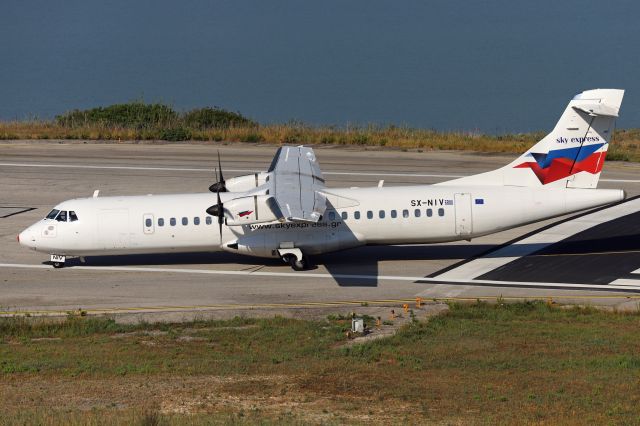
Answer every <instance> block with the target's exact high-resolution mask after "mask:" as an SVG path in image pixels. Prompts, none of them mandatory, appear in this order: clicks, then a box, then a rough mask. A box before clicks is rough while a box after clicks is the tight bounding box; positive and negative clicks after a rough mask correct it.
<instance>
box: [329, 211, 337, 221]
mask: <svg viewBox="0 0 640 426" xmlns="http://www.w3.org/2000/svg"><path fill="white" fill-rule="evenodd" d="M329 220H331V221H333V220H336V212H329Z"/></svg>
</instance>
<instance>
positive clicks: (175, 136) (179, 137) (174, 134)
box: [160, 127, 191, 142]
mask: <svg viewBox="0 0 640 426" xmlns="http://www.w3.org/2000/svg"><path fill="white" fill-rule="evenodd" d="M160 139H162V140H165V141H172V142H178V141H186V140H189V139H191V132H190V131H189V130H187V129H185V128H183V127H171V128H168V129H162V131H161V132H160Z"/></svg>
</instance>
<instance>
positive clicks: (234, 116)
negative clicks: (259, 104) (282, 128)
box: [182, 107, 256, 129]
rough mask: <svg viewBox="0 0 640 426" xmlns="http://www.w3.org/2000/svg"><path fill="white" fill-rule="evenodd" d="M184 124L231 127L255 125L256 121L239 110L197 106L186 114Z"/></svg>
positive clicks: (197, 126)
mask: <svg viewBox="0 0 640 426" xmlns="http://www.w3.org/2000/svg"><path fill="white" fill-rule="evenodd" d="M182 119H183V121H184V124H185V125H186V126H188V127H192V128H195V129H227V128H229V127H247V126H255V124H256V123H254V122H253V121H251V120H249V119H248V118H246V117H244V116H242V115H241V114H240V113H238V112H231V111H226V110H224V109H221V108H217V107H214V108H209V107H207V108H197V109H193V110H191V111H189V112H187V113H185V114H184V116H183V117H182Z"/></svg>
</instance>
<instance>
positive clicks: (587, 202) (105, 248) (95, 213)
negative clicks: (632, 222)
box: [18, 89, 625, 270]
mask: <svg viewBox="0 0 640 426" xmlns="http://www.w3.org/2000/svg"><path fill="white" fill-rule="evenodd" d="M623 95H624V91H623V90H615V89H596V90H588V91H585V92H582V93H580V94H579V95H577V96H575V97H574V98H573V99H572V100H571V101H570V102H569V105H568V106H567V108H566V109H565V110H564V113H563V114H562V116H561V117H560V120H559V121H558V123H557V124H556V126H555V128H554V129H553V131H552V132H551V133H549V134H548V135H547V136H546V137H545V138H544V139H542V140H541V141H540V142H538V143H537V144H535V145H534V146H533V147H532V148H531V149H530V150H528V151H527V152H526V153H524V154H523V155H521V156H520V157H518V158H517V159H516V160H514V161H513V162H511V163H510V164H508V165H506V166H504V167H502V168H500V169H497V170H493V171H490V172H486V173H481V174H477V175H474V176H468V177H463V178H460V179H454V180H450V181H447V182H442V183H438V184H435V185H416V186H402V187H384V186H382V185H379V186H378V187H371V188H327V187H326V186H325V181H324V179H323V177H322V173H321V171H320V167H319V165H318V163H317V161H316V157H315V155H314V152H313V150H312V149H311V148H307V147H302V146H299V147H290V146H283V147H281V148H279V149H278V152H277V153H276V156H275V158H274V159H273V162H272V163H271V167H270V168H269V169H268V170H267V171H266V172H260V173H255V174H251V175H247V176H241V177H236V178H233V179H228V180H226V181H225V180H224V178H223V177H222V171H220V179H219V181H218V182H216V183H215V184H213V185H211V187H210V188H209V189H210V191H211V192H208V193H201V194H175V195H147V196H122V197H98V196H97V192H96V193H94V196H93V197H92V198H79V199H74V200H69V201H64V202H62V203H60V204H58V205H57V206H55V208H54V209H53V210H51V212H49V214H47V216H46V217H45V218H44V219H42V220H40V221H38V222H36V223H35V224H33V225H31V226H30V227H29V228H27V229H25V230H24V231H23V232H22V233H21V234H20V235H19V236H18V241H19V242H20V244H22V245H24V246H26V247H29V248H31V249H33V250H36V251H39V252H44V253H49V254H50V255H51V263H52V265H53V266H54V267H57V268H59V267H62V266H64V262H65V260H66V257H68V256H80V257H81V258H82V257H84V256H91V255H117V254H132V253H167V252H195V251H206V252H213V251H220V250H225V251H228V252H232V253H237V254H244V255H250V256H259V257H266V258H277V257H280V258H282V259H283V260H284V261H285V262H287V263H289V264H290V265H291V267H292V268H293V269H294V270H304V269H307V268H308V267H309V262H308V260H307V259H308V258H307V256H309V255H317V254H320V253H327V252H332V251H336V250H344V249H349V248H353V247H358V246H363V245H367V244H377V245H380V244H415V243H441V242H449V241H456V240H471V239H472V238H477V237H480V236H483V235H487V234H491V233H494V232H499V231H503V230H505V229H509V228H513V227H517V226H521V225H524V224H527V223H532V222H536V221H540V220H544V219H548V218H551V217H554V216H559V215H564V214H567V213H570V212H575V211H579V210H584V209H589V208H593V207H597V206H602V205H605V204H609V203H613V202H617V201H621V200H623V199H624V198H625V193H624V191H622V190H609V189H595V188H596V185H597V183H598V179H599V177H600V172H601V170H602V166H603V164H604V160H605V156H606V153H607V148H608V142H609V140H610V138H611V134H612V131H613V123H614V120H615V118H616V117H617V116H618V111H619V109H620V105H621V103H622V98H623ZM218 161H219V158H218ZM212 192H213V193H212Z"/></svg>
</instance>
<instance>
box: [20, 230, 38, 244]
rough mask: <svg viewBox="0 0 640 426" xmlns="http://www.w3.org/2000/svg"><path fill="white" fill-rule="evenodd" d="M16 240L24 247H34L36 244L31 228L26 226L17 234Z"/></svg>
mask: <svg viewBox="0 0 640 426" xmlns="http://www.w3.org/2000/svg"><path fill="white" fill-rule="evenodd" d="M18 242H19V243H20V245H23V246H25V247H29V248H34V247H35V246H36V237H35V235H34V233H33V230H32V229H31V228H27V229H25V230H24V231H22V232H21V233H20V234H19V235H18Z"/></svg>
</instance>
